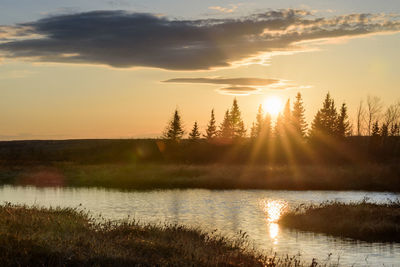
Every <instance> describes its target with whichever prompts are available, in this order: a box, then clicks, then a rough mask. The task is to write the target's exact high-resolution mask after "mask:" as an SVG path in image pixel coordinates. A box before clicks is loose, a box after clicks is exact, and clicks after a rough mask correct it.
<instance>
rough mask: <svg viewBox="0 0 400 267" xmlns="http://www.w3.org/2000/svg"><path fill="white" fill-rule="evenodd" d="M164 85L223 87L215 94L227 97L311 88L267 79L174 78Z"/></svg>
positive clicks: (280, 80) (281, 80) (285, 81)
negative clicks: (184, 84)
mask: <svg viewBox="0 0 400 267" xmlns="http://www.w3.org/2000/svg"><path fill="white" fill-rule="evenodd" d="M162 82H164V83H200V84H210V85H221V84H222V85H225V87H222V88H219V89H218V90H217V92H219V93H221V94H229V95H250V94H259V93H261V92H262V91H263V90H302V89H308V88H311V86H304V85H297V84H295V83H293V82H290V81H288V80H283V79H271V78H270V79H268V78H255V77H239V78H221V77H205V78H174V79H169V80H165V81H162Z"/></svg>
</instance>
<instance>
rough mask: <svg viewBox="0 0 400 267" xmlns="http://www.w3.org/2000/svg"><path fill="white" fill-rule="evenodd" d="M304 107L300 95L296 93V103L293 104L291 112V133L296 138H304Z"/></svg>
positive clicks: (305, 123)
mask: <svg viewBox="0 0 400 267" xmlns="http://www.w3.org/2000/svg"><path fill="white" fill-rule="evenodd" d="M304 112H305V109H304V106H303V100H302V98H301V94H300V93H297V95H296V101H295V102H294V104H293V110H292V125H293V133H294V135H295V136H296V137H305V136H306V131H307V122H306V119H305V116H304Z"/></svg>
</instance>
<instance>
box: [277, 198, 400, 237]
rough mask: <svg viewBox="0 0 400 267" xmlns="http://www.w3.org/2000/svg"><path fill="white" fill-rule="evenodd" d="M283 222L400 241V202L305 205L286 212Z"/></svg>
mask: <svg viewBox="0 0 400 267" xmlns="http://www.w3.org/2000/svg"><path fill="white" fill-rule="evenodd" d="M279 224H280V225H282V226H285V227H290V228H294V229H298V230H302V231H312V232H320V233H325V234H329V235H333V236H340V237H348V238H353V239H358V240H364V241H371V242H372V241H383V242H399V241H400V202H399V201H396V202H390V203H388V204H375V203H369V202H368V201H367V200H364V201H362V202H358V203H348V204H344V203H339V202H326V203H322V204H320V205H302V206H299V207H298V208H296V209H294V210H292V211H291V212H288V213H286V214H283V215H282V217H281V218H280V220H279Z"/></svg>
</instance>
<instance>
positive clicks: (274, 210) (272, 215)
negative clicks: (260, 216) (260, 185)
mask: <svg viewBox="0 0 400 267" xmlns="http://www.w3.org/2000/svg"><path fill="white" fill-rule="evenodd" d="M286 207H287V203H286V202H284V201H281V200H264V212H265V213H266V215H267V220H268V221H269V222H270V223H274V222H277V221H278V220H279V218H280V217H281V215H282V213H283V212H284V211H285V210H286Z"/></svg>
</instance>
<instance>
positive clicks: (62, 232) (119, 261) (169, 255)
mask: <svg viewBox="0 0 400 267" xmlns="http://www.w3.org/2000/svg"><path fill="white" fill-rule="evenodd" d="M248 244H249V242H248V240H247V239H246V234H245V233H243V234H242V235H240V236H238V237H237V238H235V239H227V238H225V237H223V236H218V235H209V234H206V233H203V232H201V231H199V230H196V229H190V228H186V227H182V226H168V225H166V226H154V225H139V224H137V223H134V222H120V223H113V222H103V223H95V221H94V220H93V218H91V217H90V216H88V214H87V213H85V212H82V211H78V210H76V209H70V208H64V209H61V208H50V209H43V208H34V207H33V208H32V207H26V206H14V205H10V204H7V205H4V206H0V265H1V266H134V265H135V266H270V267H272V266H303V264H302V263H301V262H300V260H299V259H298V258H297V257H283V258H278V257H276V255H272V256H265V255H261V254H259V253H257V252H256V251H255V250H254V249H250V248H249V245H248ZM315 264H316V262H315V260H313V263H312V266H316V265H315ZM307 266H309V265H307Z"/></svg>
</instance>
